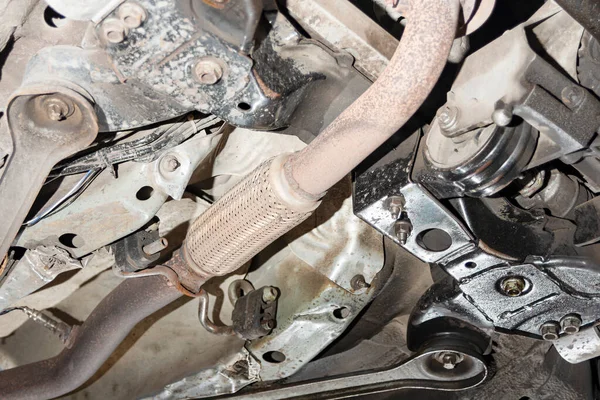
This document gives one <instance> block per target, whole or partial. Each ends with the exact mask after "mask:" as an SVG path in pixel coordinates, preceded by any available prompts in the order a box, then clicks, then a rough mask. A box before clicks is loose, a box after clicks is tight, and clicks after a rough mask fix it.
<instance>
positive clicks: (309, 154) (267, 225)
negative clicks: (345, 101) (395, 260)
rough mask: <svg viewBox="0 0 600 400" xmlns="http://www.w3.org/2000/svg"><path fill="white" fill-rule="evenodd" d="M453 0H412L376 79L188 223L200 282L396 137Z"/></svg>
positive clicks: (285, 225) (452, 23)
mask: <svg viewBox="0 0 600 400" xmlns="http://www.w3.org/2000/svg"><path fill="white" fill-rule="evenodd" d="M459 12H460V4H459V1H458V0H414V1H412V2H411V3H410V5H409V7H408V10H407V17H408V25H407V27H406V29H405V31H404V34H403V35H402V39H401V41H400V44H399V46H398V49H397V50H396V52H395V53H394V56H393V57H392V60H391V61H390V63H389V65H388V67H387V68H386V69H385V71H384V72H383V73H382V74H381V76H380V77H379V79H377V81H376V82H375V83H374V84H373V85H372V86H371V87H370V88H369V89H368V90H367V91H366V92H365V93H364V94H363V95H362V96H360V97H359V98H358V99H357V100H356V101H355V102H354V103H353V104H352V105H351V106H350V107H348V108H347V109H346V110H345V111H344V112H343V113H342V114H341V115H340V116H339V117H338V118H336V119H335V120H334V121H333V122H332V123H331V125H329V126H328V127H327V128H326V129H325V130H324V131H323V132H322V133H321V134H319V136H318V137H317V138H316V139H315V140H314V141H313V142H311V143H310V144H309V145H308V146H307V147H306V148H304V149H303V150H301V151H299V152H297V153H294V154H291V155H287V156H280V157H277V158H275V159H273V160H270V161H267V162H266V163H264V164H262V165H260V166H259V167H258V168H257V169H256V170H254V171H253V172H251V173H250V174H249V175H248V176H246V177H245V178H244V179H243V180H242V181H241V182H240V183H239V184H238V185H237V186H235V187H234V188H232V189H231V190H230V191H229V192H228V193H227V194H225V195H224V196H223V197H222V198H221V199H219V200H218V201H217V202H216V203H215V204H213V206H212V207H210V208H209V209H208V210H207V211H206V212H205V213H204V214H202V215H201V216H200V217H199V218H198V219H197V220H196V221H195V222H194V223H193V225H192V227H191V229H190V231H189V233H188V236H187V238H186V241H185V244H184V249H183V253H184V259H185V261H186V262H187V264H188V265H189V267H190V268H191V269H192V270H193V271H194V272H195V273H196V274H197V275H199V276H201V277H204V278H208V277H212V276H218V275H226V274H228V273H231V272H233V271H235V270H236V269H238V268H239V267H240V266H241V265H243V264H244V263H245V262H247V261H248V260H250V259H251V258H252V257H254V256H255V255H256V254H257V253H258V252H259V251H261V250H262V249H264V248H265V247H266V246H267V245H269V244H270V243H272V242H273V241H274V240H275V239H277V238H278V237H280V236H281V235H283V234H284V233H286V232H287V231H289V230H290V229H292V228H293V227H295V226H296V225H298V224H300V223H301V222H302V221H304V220H305V219H306V218H308V216H309V215H310V214H311V213H312V211H313V210H314V209H316V208H317V207H318V205H319V199H320V198H321V197H322V196H323V194H324V193H325V192H326V191H327V190H328V189H329V188H331V187H332V186H333V185H334V184H336V183H337V182H338V181H339V180H341V179H342V178H343V177H344V176H346V175H347V174H349V173H350V172H351V171H352V170H353V169H354V168H355V167H356V166H357V165H358V164H359V163H361V162H362V161H363V160H364V159H365V158H366V157H367V156H368V155H369V154H371V153H372V152H373V151H374V150H375V149H377V147H379V146H380V145H381V144H383V142H385V141H386V140H387V139H389V138H390V137H391V136H392V135H393V134H394V133H395V132H397V131H398V129H400V128H401V127H402V126H403V125H404V124H405V123H406V121H408V119H409V118H410V117H411V116H412V115H413V114H414V113H415V112H416V111H417V110H418V109H419V107H420V106H421V104H423V102H424V101H425V99H426V97H427V96H428V95H429V93H430V92H431V90H432V89H433V87H434V85H435V84H436V82H437V80H438V78H439V76H440V74H441V73H442V70H443V68H444V66H445V65H446V60H447V59H448V54H449V53H450V47H451V46H452V41H453V40H454V36H455V34H456V29H457V25H458V19H459Z"/></svg>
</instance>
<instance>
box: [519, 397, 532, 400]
mask: <svg viewBox="0 0 600 400" xmlns="http://www.w3.org/2000/svg"><path fill="white" fill-rule="evenodd" d="M519 400H531V398H530V397H529V396H523V397H521V398H520V399H519Z"/></svg>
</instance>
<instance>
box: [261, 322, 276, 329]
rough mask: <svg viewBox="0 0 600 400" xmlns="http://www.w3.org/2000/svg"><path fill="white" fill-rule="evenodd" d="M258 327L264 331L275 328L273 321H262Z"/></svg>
mask: <svg viewBox="0 0 600 400" xmlns="http://www.w3.org/2000/svg"><path fill="white" fill-rule="evenodd" d="M260 326H261V327H262V328H263V329H264V330H267V331H270V330H271V329H273V328H275V321H273V320H272V319H269V320H262V321H261V323H260Z"/></svg>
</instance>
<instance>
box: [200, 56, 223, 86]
mask: <svg viewBox="0 0 600 400" xmlns="http://www.w3.org/2000/svg"><path fill="white" fill-rule="evenodd" d="M222 77H223V68H222V67H221V66H220V65H219V63H218V62H217V61H216V60H214V59H209V58H205V59H202V60H200V61H198V63H196V66H195V67H194V78H195V79H196V80H197V81H198V82H200V83H202V84H204V85H214V84H215V83H217V82H219V80H221V78H222Z"/></svg>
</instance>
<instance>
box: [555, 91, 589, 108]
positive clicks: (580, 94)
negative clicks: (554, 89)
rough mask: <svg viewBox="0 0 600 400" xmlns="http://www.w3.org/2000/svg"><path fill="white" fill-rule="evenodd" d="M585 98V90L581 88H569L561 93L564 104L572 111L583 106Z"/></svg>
mask: <svg viewBox="0 0 600 400" xmlns="http://www.w3.org/2000/svg"><path fill="white" fill-rule="evenodd" d="M584 96H585V92H584V89H583V88H581V87H579V86H567V87H566V88H564V89H563V90H562V92H561V93H560V97H561V98H562V101H563V103H565V105H566V106H567V107H569V108H570V109H575V108H577V107H579V106H580V105H581V103H582V102H583V99H584Z"/></svg>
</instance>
